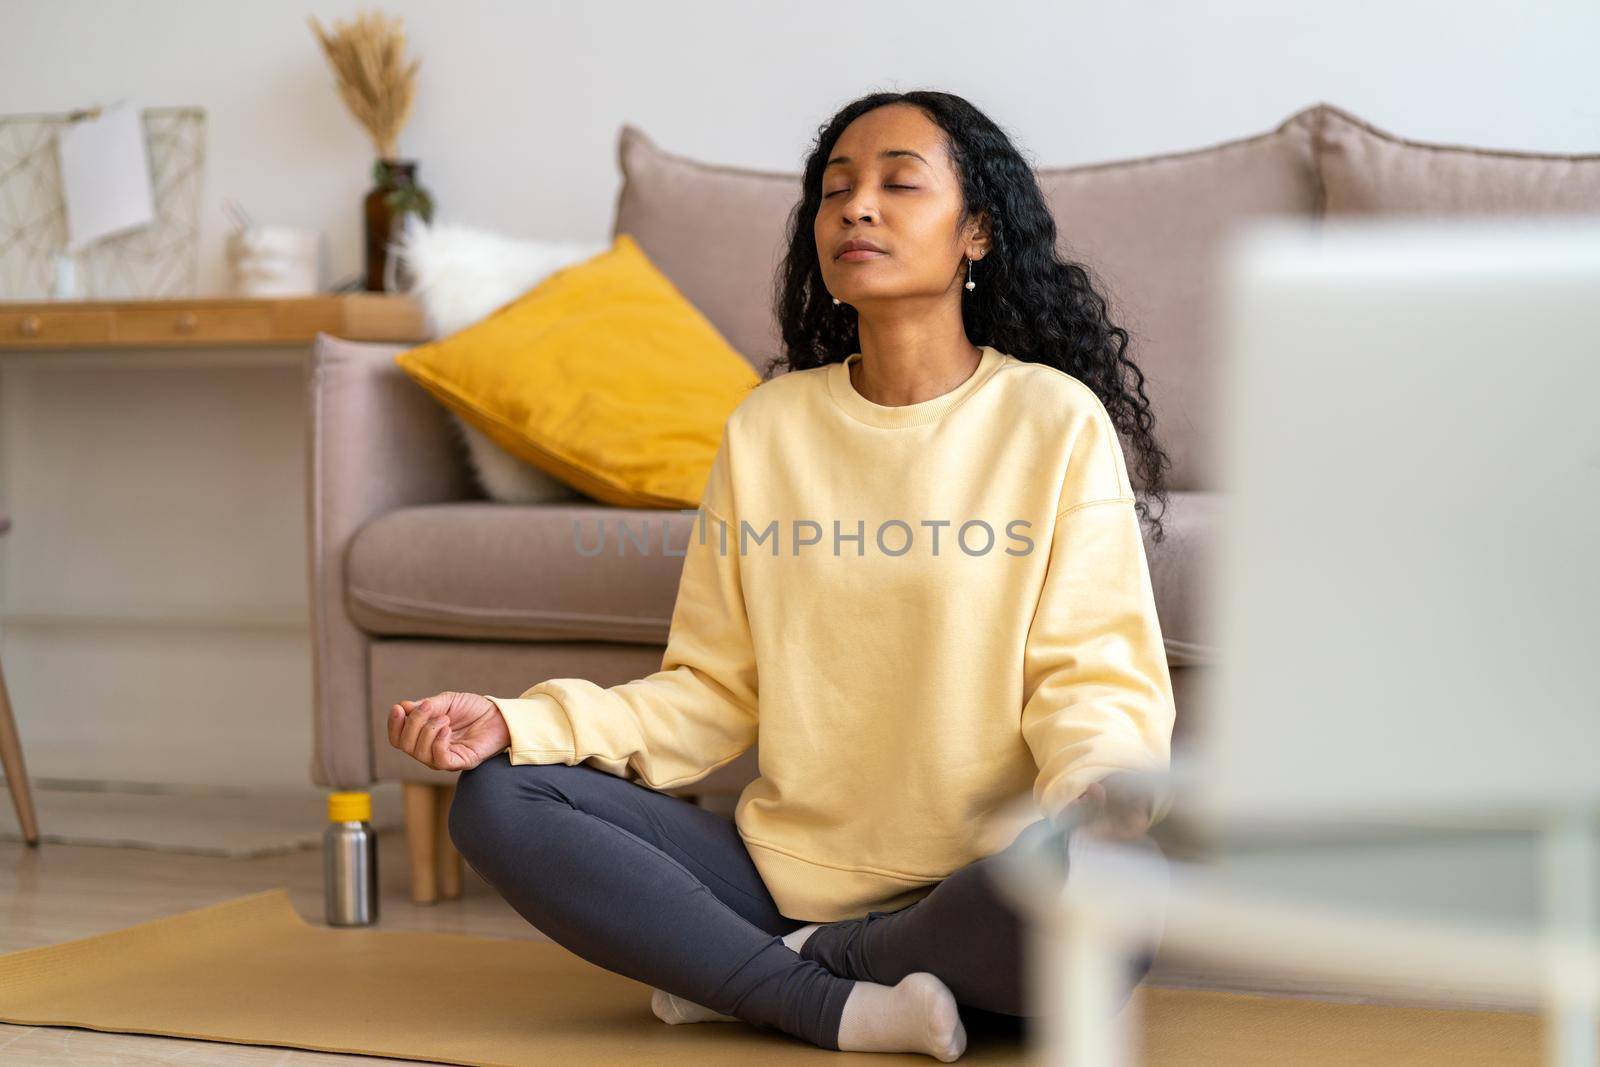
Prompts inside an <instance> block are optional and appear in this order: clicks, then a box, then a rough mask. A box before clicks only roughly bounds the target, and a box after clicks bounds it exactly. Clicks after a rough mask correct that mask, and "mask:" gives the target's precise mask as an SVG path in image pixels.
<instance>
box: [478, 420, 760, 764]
mask: <svg viewBox="0 0 1600 1067" xmlns="http://www.w3.org/2000/svg"><path fill="white" fill-rule="evenodd" d="M729 460H730V457H729V455H728V432H727V429H726V427H725V428H724V430H723V438H722V443H721V445H720V446H719V448H718V450H717V456H716V459H715V460H714V461H713V463H712V467H711V474H710V476H709V479H708V481H707V484H706V491H705V493H704V495H703V497H702V500H701V504H700V508H699V512H698V514H697V515H696V517H695V521H694V524H693V526H692V527H691V528H690V531H689V543H688V547H687V548H686V550H685V554H684V561H683V572H682V577H681V578H680V579H679V583H678V599H677V602H676V603H675V605H674V607H673V611H672V623H671V629H670V631H669V634H668V638H667V648H666V654H665V656H664V657H663V658H662V661H661V669H660V670H659V671H657V672H655V673H654V674H651V675H648V676H646V677H644V678H639V679H636V680H635V681H631V682H625V683H623V684H621V685H615V686H612V687H610V688H602V687H600V686H598V685H596V684H594V683H593V682H590V681H586V680H584V679H581V678H553V679H549V680H547V681H543V682H540V683H539V684H537V685H535V686H533V687H532V688H530V689H528V690H526V691H525V692H523V693H522V694H521V695H520V696H517V697H494V696H491V697H489V699H490V700H491V701H493V702H494V704H495V706H496V707H498V708H499V709H500V712H501V714H502V715H504V716H505V720H506V725H507V726H508V728H509V730H510V733H511V744H510V746H509V748H508V749H507V751H508V752H509V753H510V758H511V762H512V763H513V764H524V763H566V764H577V763H582V762H585V761H587V762H588V763H590V764H591V765H593V766H596V767H598V768H599V769H601V770H603V771H606V772H607V773H609V774H614V775H617V776H618V777H621V778H626V779H627V780H629V781H637V782H640V783H642V784H644V785H647V786H649V787H651V788H653V789H658V790H659V789H668V788H673V787H677V786H683V785H690V784H692V783H694V782H697V781H699V780H700V779H701V778H704V777H705V776H706V775H708V774H710V773H711V772H712V771H714V770H716V769H717V768H718V767H721V766H722V765H723V764H725V763H730V762H732V761H733V760H734V759H736V758H737V757H738V756H739V755H741V754H742V753H743V752H745V751H746V750H747V749H749V748H750V747H751V746H752V745H753V744H755V742H756V721H757V716H756V697H757V685H756V663H755V652H754V643H753V642H752V640H751V636H750V626H749V620H748V618H747V616H746V614H745V606H744V592H743V589H742V587H741V584H740V577H739V555H738V552H737V551H736V550H735V548H734V547H733V546H735V545H737V543H738V539H737V532H738V530H737V526H735V525H732V524H731V523H729V526H728V529H727V536H726V537H724V536H723V531H722V529H721V524H723V523H728V522H729V520H728V519H727V518H726V516H728V515H729V514H731V503H732V501H731V495H732V494H731V486H730V482H729V477H728V463H729ZM725 508H726V509H728V510H726V511H725V510H723V509H725ZM724 545H726V546H727V547H726V548H724V547H723V546H724Z"/></svg>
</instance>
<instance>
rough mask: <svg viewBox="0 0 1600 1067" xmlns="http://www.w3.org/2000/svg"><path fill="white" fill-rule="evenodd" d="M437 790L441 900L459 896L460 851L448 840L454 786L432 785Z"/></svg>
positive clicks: (453, 898)
mask: <svg viewBox="0 0 1600 1067" xmlns="http://www.w3.org/2000/svg"><path fill="white" fill-rule="evenodd" d="M434 789H435V790H437V796H438V800H437V805H438V824H439V841H438V846H437V848H438V855H439V897H440V899H441V900H455V899H456V898H457V897H459V896H461V853H459V852H457V851H456V844H455V842H454V841H452V840H450V802H451V801H452V800H454V799H455V795H456V787H455V784H454V783H451V784H450V785H438V786H434Z"/></svg>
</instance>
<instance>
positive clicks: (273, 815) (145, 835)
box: [0, 781, 403, 858]
mask: <svg viewBox="0 0 1600 1067" xmlns="http://www.w3.org/2000/svg"><path fill="white" fill-rule="evenodd" d="M32 791H33V804H34V808H35V809H36V810H37V812H38V822H39V839H40V841H41V843H49V842H55V843H59V844H68V845H107V846H113V847H118V848H144V849H151V850H154V851H157V852H192V853H197V854H200V855H205V856H233V857H242V858H248V857H252V856H270V855H274V854H277V853H282V852H294V851H297V850H299V849H305V848H318V847H320V846H321V844H322V832H323V830H324V829H325V828H326V827H327V825H328V800H327V798H328V793H329V792H332V790H324V789H320V788H318V787H315V786H306V787H305V788H301V789H290V788H285V789H205V788H202V787H192V788H191V787H183V786H157V785H146V784H143V783H136V782H113V783H93V782H62V781H54V782H52V781H46V782H43V783H41V782H39V781H35V782H34V783H33V786H32ZM368 792H369V793H371V794H372V823H373V827H374V828H375V829H377V830H389V829H394V828H398V827H399V826H400V825H401V824H402V821H403V817H402V813H403V805H402V801H401V796H400V783H398V782H385V783H382V784H379V785H375V786H373V787H372V788H371V789H369V790H368ZM0 840H6V841H21V840H22V830H21V827H20V826H19V825H18V823H17V814H16V810H15V809H14V807H13V806H12V803H11V794H10V791H9V790H7V789H3V788H0Z"/></svg>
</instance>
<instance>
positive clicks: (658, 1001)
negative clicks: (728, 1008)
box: [650, 989, 740, 1026]
mask: <svg viewBox="0 0 1600 1067" xmlns="http://www.w3.org/2000/svg"><path fill="white" fill-rule="evenodd" d="M650 1010H651V1011H652V1012H654V1013H655V1017H656V1018H657V1019H660V1020H661V1021H662V1022H664V1023H666V1024H667V1025H669V1026H677V1025H678V1024H679V1023H736V1022H739V1021H740V1020H739V1017H738V1016H737V1015H723V1014H722V1013H721V1012H716V1011H712V1010H711V1009H710V1008H707V1007H705V1006H704V1005H701V1004H696V1003H695V1002H694V1001H692V1000H684V999H683V998H682V997H676V996H673V995H672V994H671V993H668V992H667V991H666V990H665V989H657V990H653V991H652V992H651V994H650Z"/></svg>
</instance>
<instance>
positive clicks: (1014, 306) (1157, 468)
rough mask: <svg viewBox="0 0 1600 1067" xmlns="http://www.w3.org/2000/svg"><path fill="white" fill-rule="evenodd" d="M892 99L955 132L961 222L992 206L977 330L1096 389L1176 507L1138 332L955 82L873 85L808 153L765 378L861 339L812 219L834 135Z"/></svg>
mask: <svg viewBox="0 0 1600 1067" xmlns="http://www.w3.org/2000/svg"><path fill="white" fill-rule="evenodd" d="M888 104H911V105H914V106H915V107H918V108H921V109H922V111H923V112H924V113H925V114H926V115H927V116H928V117H929V118H930V119H932V120H933V121H934V122H935V123H936V124H937V125H938V126H939V127H940V129H941V130H942V131H943V134H944V138H945V148H946V150H947V151H948V152H949V155H950V158H951V160H952V161H953V162H954V164H955V168H956V171H957V173H958V174H959V176H960V181H961V193H962V198H963V200H964V206H963V211H962V215H961V218H960V219H959V220H958V222H957V225H958V227H959V226H962V225H965V224H966V223H967V222H968V221H970V220H972V219H974V218H976V217H977V215H978V213H979V212H981V211H987V212H988V214H989V220H990V250H989V253H988V254H987V255H985V256H984V257H983V264H984V267H985V271H984V274H985V275H986V281H985V283H984V284H983V285H980V286H978V287H977V288H976V289H974V290H970V291H969V290H966V289H962V321H963V326H964V328H965V330H966V334H967V340H969V341H970V342H971V343H972V344H974V345H988V346H990V347H992V348H995V349H997V350H999V351H1001V352H1005V353H1007V354H1009V355H1011V356H1015V357H1016V358H1017V359H1020V360H1025V361H1027V362H1030V363H1043V364H1045V365H1047V366H1051V367H1055V368H1057V369H1058V370H1061V371H1064V372H1066V373H1067V374H1070V375H1072V376H1073V377H1074V378H1077V379H1078V380H1079V381H1081V382H1083V383H1084V384H1085V385H1087V386H1088V387H1089V388H1090V389H1092V390H1093V391H1094V393H1095V395H1096V396H1098V397H1099V398H1100V402H1101V403H1102V404H1104V405H1105V408H1106V413H1107V414H1109V415H1110V416H1111V421H1112V423H1113V424H1114V425H1115V426H1116V428H1117V431H1118V432H1119V433H1120V434H1122V435H1124V436H1125V437H1126V439H1127V440H1128V441H1129V442H1130V443H1131V444H1132V446H1133V448H1134V451H1135V452H1136V453H1137V455H1136V457H1135V460H1134V462H1132V463H1130V464H1129V465H1128V466H1129V468H1130V470H1131V471H1132V472H1133V474H1134V476H1136V480H1137V481H1138V482H1140V483H1142V486H1143V490H1144V493H1145V496H1146V497H1148V498H1152V499H1155V500H1157V501H1159V502H1160V503H1161V505H1162V510H1163V511H1165V508H1166V503H1167V495H1166V482H1165V478H1164V476H1163V474H1162V471H1163V470H1164V469H1165V468H1167V467H1170V466H1172V461H1171V459H1170V458H1169V457H1168V456H1167V454H1166V453H1165V452H1163V451H1162V450H1161V448H1160V446H1159V445H1158V444H1157V443H1156V440H1155V437H1154V435H1153V434H1152V432H1151V427H1152V426H1153V425H1154V423H1155V416H1154V415H1152V414H1151V411H1150V399H1149V397H1147V396H1146V395H1145V391H1144V382H1145V376H1144V373H1143V372H1142V371H1141V370H1140V369H1139V368H1138V366H1137V365H1136V364H1135V363H1134V362H1133V361H1132V360H1130V359H1129V358H1128V357H1127V348H1128V332H1127V331H1126V330H1124V329H1123V328H1122V327H1120V326H1117V325H1116V324H1115V323H1113V322H1112V321H1111V319H1110V317H1109V314H1108V301H1107V299H1106V297H1105V296H1103V295H1102V294H1101V293H1100V292H1099V291H1097V289H1096V286H1095V284H1094V283H1093V282H1092V281H1091V277H1090V272H1089V270H1088V269H1087V268H1086V267H1084V266H1083V265H1082V264H1079V263H1075V262H1071V261H1069V260H1065V259H1063V258H1062V257H1061V256H1060V255H1059V254H1058V251H1057V238H1056V222H1055V217H1054V216H1053V215H1052V214H1051V213H1050V207H1049V205H1048V203H1047V202H1046V201H1045V197H1044V193H1043V192H1042V191H1041V190H1040V188H1039V182H1038V179H1037V178H1036V177H1035V175H1034V173H1033V168H1032V167H1031V166H1030V165H1029V164H1028V162H1027V161H1026V160H1025V159H1024V158H1023V157H1022V154H1021V153H1020V152H1018V150H1017V149H1016V147H1015V146H1014V145H1013V144H1012V143H1011V139H1010V138H1009V137H1007V136H1006V134H1005V133H1004V131H1002V130H1001V129H1000V127H999V126H997V125H996V124H995V123H994V122H993V121H992V120H991V119H990V118H989V117H988V116H987V115H985V114H984V113H983V112H981V111H979V110H978V109H977V108H976V107H974V106H973V105H972V104H971V103H970V102H968V101H967V100H965V99H963V98H962V97H959V96H956V95H954V94H952V93H944V92H935V91H930V90H917V91H912V92H874V93H869V94H867V95H865V96H862V97H860V98H859V99H856V100H854V101H852V102H850V103H849V104H846V105H845V106H844V107H843V108H841V109H840V110H839V111H838V112H837V113H836V114H835V115H834V116H833V117H832V118H831V119H829V120H828V122H827V123H825V124H824V125H822V126H821V127H819V128H818V131H817V139H816V141H815V143H814V144H813V146H812V148H811V151H810V153H809V154H808V155H807V157H806V162H805V173H804V178H803V183H804V184H803V188H802V190H801V195H800V200H799V202H798V203H796V204H795V206H794V208H793V210H792V211H791V212H790V215H789V219H788V224H787V234H788V244H789V250H788V254H787V255H786V256H785V258H784V261H783V263H782V264H781V265H780V266H779V268H778V272H777V277H776V279H775V283H774V292H773V307H774V314H775V315H776V317H777V320H778V323H779V327H780V330H781V333H782V338H783V349H782V351H781V353H780V354H779V355H777V356H775V357H774V358H773V359H772V361H771V362H770V363H769V364H768V366H767V367H766V369H765V371H764V373H763V377H764V378H767V377H771V376H772V375H774V374H777V373H780V372H782V371H784V370H804V369H807V368H811V367H820V366H822V365H824V364H827V363H837V362H840V361H841V360H843V359H844V358H845V357H846V356H848V355H850V354H851V353H853V352H857V351H859V350H860V346H861V342H860V338H859V335H858V333H857V328H856V327H857V320H856V310H855V309H854V308H852V307H851V306H850V305H848V304H839V305H837V306H835V305H834V303H833V301H832V299H831V297H830V295H829V293H828V291H827V289H826V287H825V286H824V285H823V280H822V267H821V264H820V262H819V260H818V257H817V245H816V239H815V234H814V231H813V228H812V226H813V222H814V220H815V219H816V215H817V211H818V209H819V207H820V205H821V203H822V171H823V167H824V165H825V164H826V163H827V160H828V158H829V156H830V154H831V153H832V150H833V146H834V143H835V142H836V141H837V140H838V139H839V136H840V135H841V134H842V133H844V130H845V128H846V127H847V126H849V125H850V123H852V122H854V121H855V120H856V119H857V118H859V117H860V116H861V115H864V114H866V113H867V112H868V111H872V110H873V109H875V108H880V107H884V106H886V105H888ZM1135 499H1136V507H1137V510H1138V512H1139V514H1140V515H1141V516H1143V517H1144V518H1145V519H1147V520H1149V521H1150V522H1151V523H1152V525H1153V527H1154V533H1153V535H1152V540H1154V541H1158V542H1159V541H1161V540H1162V539H1163V538H1164V537H1165V533H1164V531H1163V530H1162V528H1161V523H1160V520H1159V518H1156V519H1150V515H1149V506H1148V504H1147V503H1145V502H1144V501H1142V500H1138V498H1137V497H1136V498H1135Z"/></svg>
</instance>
